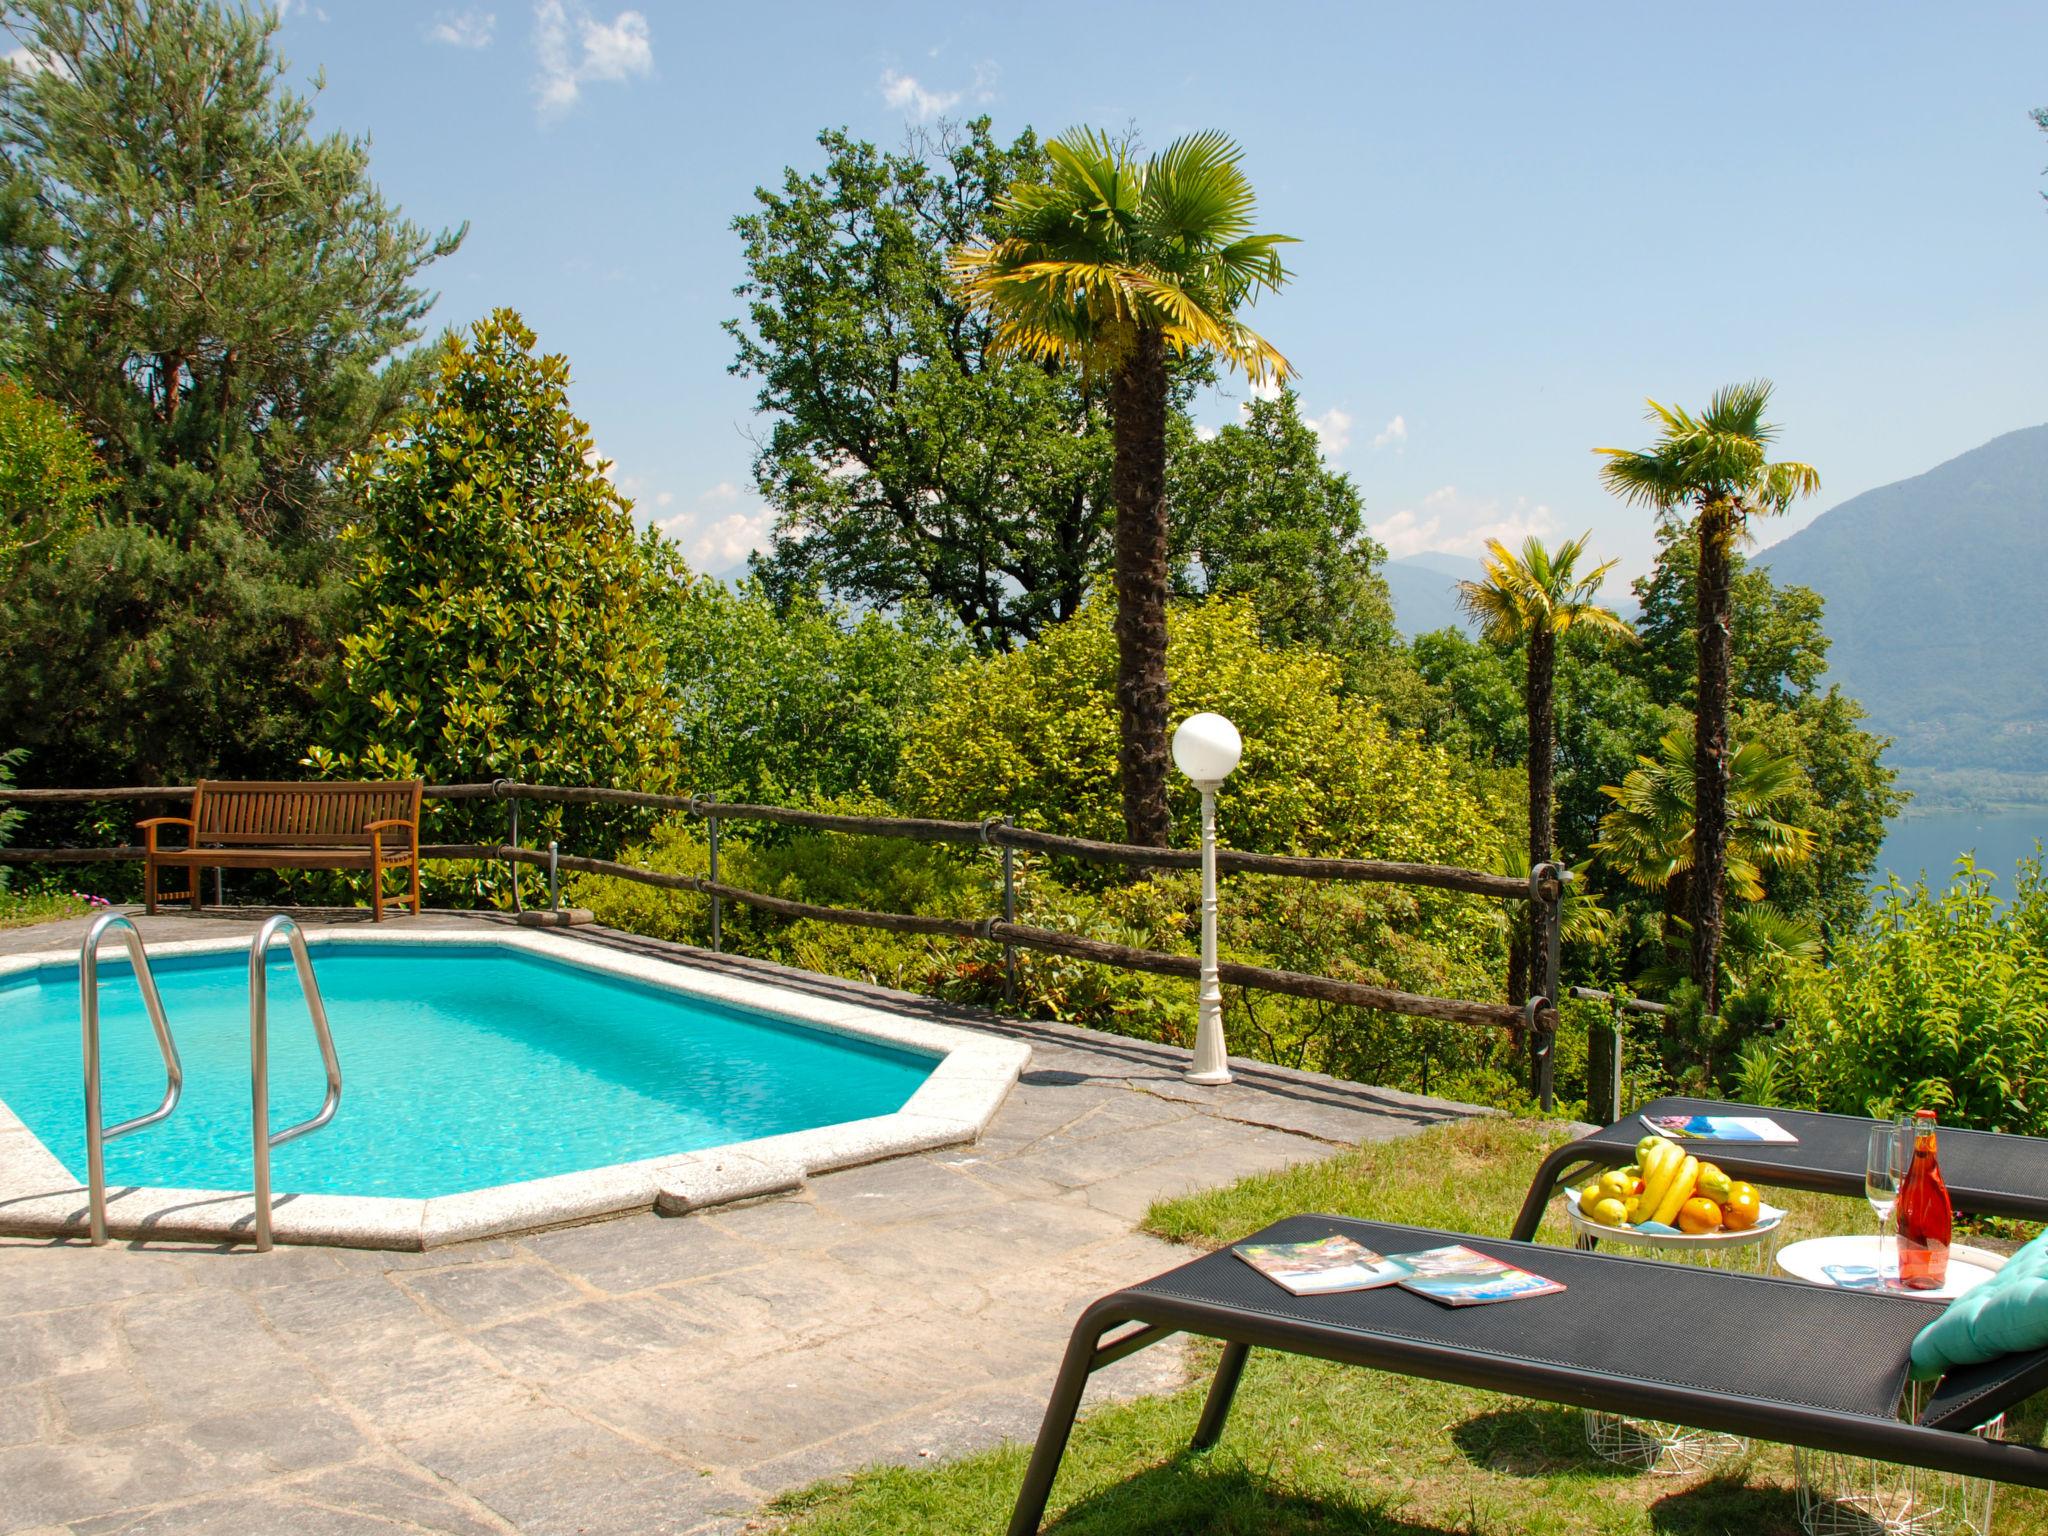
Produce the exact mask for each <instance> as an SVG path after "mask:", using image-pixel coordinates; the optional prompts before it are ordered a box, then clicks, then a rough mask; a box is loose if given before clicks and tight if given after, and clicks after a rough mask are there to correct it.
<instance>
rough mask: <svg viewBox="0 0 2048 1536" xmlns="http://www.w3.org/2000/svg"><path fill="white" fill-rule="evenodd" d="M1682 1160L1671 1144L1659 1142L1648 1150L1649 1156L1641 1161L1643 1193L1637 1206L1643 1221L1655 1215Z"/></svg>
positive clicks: (1675, 1147)
mask: <svg viewBox="0 0 2048 1536" xmlns="http://www.w3.org/2000/svg"><path fill="white" fill-rule="evenodd" d="M1684 1160H1685V1159H1684V1158H1683V1157H1682V1156H1680V1155H1678V1148H1677V1146H1676V1145H1675V1144H1674V1143H1672V1142H1668V1141H1666V1142H1660V1143H1659V1144H1658V1145H1657V1146H1654V1147H1652V1148H1651V1149H1650V1153H1649V1156H1648V1157H1646V1158H1645V1159H1644V1160H1643V1193H1642V1195H1641V1197H1640V1199H1639V1202H1638V1204H1637V1209H1638V1210H1640V1211H1641V1212H1642V1213H1643V1217H1644V1219H1645V1220H1647V1219H1648V1218H1649V1217H1650V1216H1652V1215H1654V1214H1655V1213H1656V1210H1657V1205H1658V1202H1660V1201H1661V1200H1662V1199H1663V1198H1664V1191H1665V1189H1666V1188H1668V1187H1669V1185H1670V1183H1671V1179H1672V1176H1673V1175H1674V1174H1676V1173H1677V1172H1678V1168H1679V1165H1680V1164H1681V1163H1682V1162H1684Z"/></svg>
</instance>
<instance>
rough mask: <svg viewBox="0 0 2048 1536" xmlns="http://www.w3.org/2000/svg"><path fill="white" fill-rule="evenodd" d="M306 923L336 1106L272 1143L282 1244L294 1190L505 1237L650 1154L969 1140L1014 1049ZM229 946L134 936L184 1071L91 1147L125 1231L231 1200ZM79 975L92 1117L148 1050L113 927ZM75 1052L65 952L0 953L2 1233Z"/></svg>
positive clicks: (245, 1129)
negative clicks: (96, 1002)
mask: <svg viewBox="0 0 2048 1536" xmlns="http://www.w3.org/2000/svg"><path fill="white" fill-rule="evenodd" d="M479 926H481V925H479ZM307 937H308V940H309V944H310V948H311V952H312V956H313V962H314V966H315V970H316V972H317V974H318V979H319V983H320V990H321V993H322V996H323V998H324V1000H325V1003H326V1008H327V1015H328V1019H329V1021H330V1023H331V1025H332V1028H333V1033H334V1040H335V1047H336V1051H337V1054H338V1055H339V1057H340V1061H341V1067H342V1075H343V1082H344V1088H343V1093H342V1099H341V1107H340V1111H339V1113H338V1114H337V1115H336V1116H335V1118H334V1121H333V1122H332V1123H331V1124H330V1125H328V1126H326V1127H324V1128H323V1129H321V1130H319V1131H316V1132H314V1133H313V1134H311V1135H308V1136H305V1137H303V1138H301V1139H299V1140H297V1141H293V1142H289V1143H287V1144H286V1145H284V1146H281V1147H279V1148H278V1149H277V1150H276V1153H275V1154H274V1159H273V1167H272V1180H273V1186H274V1188H275V1189H276V1191H277V1192H278V1196H279V1199H278V1205H277V1209H278V1216H279V1237H280V1239H281V1240H291V1239H292V1236H293V1233H292V1231H291V1228H292V1226H293V1222H292V1220H291V1219H290V1218H291V1216H292V1214H293V1211H292V1207H293V1206H294V1204H296V1205H298V1206H300V1207H303V1208H304V1209H303V1211H301V1212H300V1213H299V1214H301V1215H306V1216H313V1217H318V1216H320V1215H322V1214H323V1212H324V1214H325V1215H327V1216H328V1217H330V1218H332V1217H334V1216H336V1215H337V1214H340V1215H346V1216H348V1217H349V1218H350V1219H352V1220H354V1221H355V1222H356V1223H357V1224H358V1225H361V1224H363V1223H364V1222H365V1221H366V1220H367V1219H368V1218H372V1217H375V1218H379V1221H381V1223H382V1224H383V1225H386V1226H392V1227H394V1230H397V1231H398V1232H399V1233H400V1234H401V1236H402V1235H403V1233H404V1232H406V1231H412V1232H425V1233H426V1234H427V1235H426V1237H425V1238H423V1239H422V1240H423V1241H425V1240H431V1239H432V1235H433V1229H435V1228H436V1227H437V1226H438V1227H440V1228H443V1229H447V1230H449V1231H450V1232H452V1233H459V1235H474V1234H473V1229H474V1228H475V1227H477V1226H478V1225H479V1218H480V1216H481V1215H482V1214H483V1213H484V1210H485V1207H487V1206H490V1207H493V1208H496V1209H498V1210H499V1211H500V1213H501V1215H500V1219H499V1220H498V1222H497V1225H498V1227H499V1229H500V1230H505V1229H508V1227H517V1226H520V1225H525V1226H534V1225H544V1224H549V1223H550V1222H552V1221H557V1220H564V1219H576V1218H577V1217H579V1216H583V1215H589V1214H599V1213H602V1209H629V1208H632V1207H633V1206H635V1205H644V1204H645V1203H648V1201H649V1200H651V1199H652V1198H653V1197H654V1196H655V1195H657V1194H658V1193H659V1191H660V1187H661V1185H662V1184H663V1183H664V1182H665V1181H666V1182H674V1179H673V1178H669V1177H667V1176H668V1174H669V1173H670V1172H671V1170H680V1171H681V1172H683V1173H688V1172H689V1171H690V1170H691V1169H693V1168H694V1169H696V1171H698V1172H699V1173H701V1172H703V1171H704V1169H705V1167H706V1159H711V1160H712V1164H713V1165H715V1168H716V1169H717V1170H722V1171H723V1172H725V1173H726V1174H728V1175H729V1174H730V1172H731V1170H732V1168H734V1167H740V1166H742V1165H744V1164H746V1163H747V1162H748V1160H749V1159H750V1158H751V1159H753V1160H754V1161H759V1162H764V1163H773V1164H776V1165H777V1166H778V1167H779V1169H780V1170H781V1172H780V1175H779V1176H780V1177H781V1178H782V1179H783V1180H784V1182H785V1183H787V1182H789V1181H790V1179H791V1172H790V1170H791V1169H792V1167H793V1168H794V1173H795V1176H798V1177H800V1176H801V1174H802V1173H804V1172H816V1171H818V1170H819V1168H820V1167H823V1166H843V1165H844V1164H845V1163H846V1162H849V1161H864V1160H867V1158H869V1157H871V1156H877V1155H887V1154H888V1152H889V1151H891V1150H909V1149H910V1145H911V1144H912V1143H916V1144H921V1145H932V1144H937V1143H935V1142H934V1141H933V1139H932V1138H933V1136H934V1135H935V1134H936V1133H937V1131H938V1128H939V1126H940V1125H941V1124H943V1125H945V1126H947V1127H949V1131H948V1132H947V1134H950V1135H951V1138H952V1139H954V1140H963V1139H971V1138H972V1135H973V1134H974V1133H976V1132H978V1130H979V1129H980V1125H981V1123H984V1122H985V1120H986V1118H987V1115H988V1114H990V1113H993V1110H994V1107H995V1104H996V1103H997V1102H999V1101H1000V1098H1001V1095H1002V1091H1004V1090H1006V1089H1007V1087H1008V1084H1009V1082H1011V1081H1014V1079H1015V1076H1016V1073H1017V1070H1019V1069H1021V1066H1022V1063H1023V1056H1022V1055H1020V1054H1019V1052H1020V1051H1022V1050H1023V1048H1021V1047H1018V1046H1016V1045H1015V1044H1014V1043H1013V1042H1009V1041H1003V1040H999V1039H994V1038H991V1037H988V1036H983V1035H979V1034H975V1033H972V1032H969V1031H965V1030H958V1029H952V1028H948V1027H946V1026H938V1025H933V1024H929V1023H927V1022H924V1021H922V1020H914V1019H908V1018H904V1017H902V1016H899V1015H896V1014H893V1013H885V1012H882V1011H879V1010H876V1009H872V1008H867V1007H863V1006H860V1005H858V1004H850V1003H847V1002H844V1001H841V1000H837V999H823V998H819V997H816V996H810V995H806V994H805V993H803V992H799V991H796V990H793V989H786V988H782V987H777V986H774V985H771V984H767V983H764V982H762V981H758V980H754V979H750V978H742V977H733V976H729V975H718V974H713V973H709V972H702V971H696V970H694V969H692V968H690V967H685V966H678V965H675V964H671V963H667V962H664V961H660V960H654V959H650V958H648V957H646V956H643V955H637V954H629V953H622V952H616V951H612V950H608V949H606V948H603V947H601V946H599V945H595V944H591V943H588V942H583V941H577V940H570V939H565V938H561V937H557V936H552V935H541V934H533V933H528V932H515V931H508V930H502V929H501V930H491V929H483V930H482V931H480V932H471V933H462V932H455V933H441V934H431V935H430V934H428V933H424V932H422V933H414V934H408V935H405V936H404V937H402V938H396V937H392V936H389V935H388V934H379V935H376V936H361V935H357V934H354V933H350V932H348V931H347V930H341V931H333V932H328V933H324V934H323V933H320V932H317V931H309V933H308V935H307ZM246 946H247V940H246V939H244V940H241V941H239V942H237V941H232V940H231V941H227V942H225V943H223V942H218V941H216V942H207V943H201V944H197V945H191V944H186V945H157V946H153V947H152V950H151V968H152V971H153V973H154V974H155V977H156V981H157V985H158V988H159V990H160V991H161V993H162V995H163V1002H164V1008H165V1013H166V1015H167V1017H168V1019H169V1022H170V1025H171V1029H172V1032H173V1034H174V1036H175V1038H176V1040H177V1044H178V1049H179V1053H180V1055H181V1057H182V1059H183V1064H184V1072H185V1089H184V1096H183V1098H182V1100H181V1102H180V1103H179V1106H178V1108H177V1111H176V1112H175V1113H174V1114H173V1115H172V1116H171V1117H170V1118H169V1119H168V1120H167V1121H165V1122H163V1123H162V1124H159V1125H155V1126H152V1127H149V1128H148V1129H146V1130H143V1131H140V1132H138V1133H136V1134H135V1135H132V1136H129V1137H125V1138H123V1139H121V1140H118V1141H114V1142H110V1143H109V1144H108V1145H107V1150H106V1158H107V1181H108V1185H109V1188H110V1190H127V1191H129V1192H130V1193H129V1194H128V1195H126V1196H124V1197H123V1198H121V1199H116V1200H115V1201H114V1203H113V1204H114V1210H115V1213H116V1215H117V1216H118V1215H120V1214H121V1211H120V1208H121V1206H122V1205H123V1203H124V1200H126V1202H127V1203H128V1205H129V1207H130V1209H129V1212H128V1214H129V1215H130V1217H131V1225H132V1224H133V1221H132V1218H133V1217H134V1216H135V1215H136V1214H137V1213H138V1212H139V1211H140V1210H142V1209H143V1208H145V1207H148V1208H152V1209H155V1210H157V1211H158V1212H159V1213H160V1214H159V1224H158V1228H157V1229H158V1230H161V1229H162V1215H161V1213H162V1212H163V1211H164V1210H165V1209H167V1208H169V1209H175V1208H177V1207H178V1206H179V1205H180V1201H179V1200H178V1199H177V1198H174V1197H176V1196H178V1195H180V1193H181V1192H184V1193H189V1192H207V1191H211V1192H218V1193H219V1194H221V1195H222V1196H223V1197H228V1198H227V1199H226V1200H225V1204H226V1205H227V1206H228V1207H229V1208H230V1209H233V1208H235V1200H236V1199H237V1198H238V1199H239V1204H240V1207H241V1208H247V1207H248V1200H247V1198H246V1191H247V1190H248V1189H249V1187H250V1184H251V1181H252V1172H251V1161H252V1154H251V1147H250V1139H251V1131H250V1118H249V998H248V964H247V947H246ZM100 974H101V980H102V987H101V997H102V1005H101V1020H102V1022H101V1042H102V1043H101V1054H102V1075H103V1080H104V1082H105V1084H106V1088H105V1118H106V1120H107V1122H108V1123H110V1124H111V1123H114V1122H117V1121H120V1120H123V1119H126V1118H128V1117H129V1116H131V1115H136V1114H140V1113H142V1112H143V1111H145V1110H147V1109H150V1108H152V1107H154V1105H155V1104H156V1102H157V1099H158V1098H159V1097H160V1096H161V1094H162V1091H163V1068H162V1065H161V1063H160V1061H159V1059H158V1056H157V1051H156V1046H155V1042H154V1039H153V1038H152V1035H151V1032H150V1027H149V1023H148V1019H147V1016H146V1014H145V1013H144V1011H143V1007H142V1003H141V998H140V992H139V989H138V987H137V985H136V982H135V978H134V976H133V974H132V972H131V971H130V969H129V967H128V964H127V962H126V959H125V957H120V956H119V951H118V948H117V947H114V946H109V947H107V948H106V949H105V951H104V952H103V958H102V961H101V967H100ZM267 974H268V978H269V983H268V984H269V995H270V1023H269V1038H270V1072H271V1086H270V1102H271V1122H272V1125H273V1127H274V1128H282V1127H284V1126H285V1125H288V1124H291V1123H294V1122H296V1121H297V1120H300V1119H302V1118H304V1117H305V1116H307V1115H309V1114H311V1113H312V1112H313V1110H314V1109H315V1108H317V1107H318V1105H319V1103H320V1098H321V1093H322V1089H323V1086H324V1077H323V1074H322V1069H321V1063H320V1057H319V1052H318V1048H317V1045H316V1042H315V1038H314V1033H313V1028H312V1023H311V1020H310V1017H309V1016H308V1012H307V1010H306V1007H305V1003H304V1000H303V996H302V994H301V992H300V989H299V983H298V978H297V976H296V974H295V973H294V971H293V969H292V967H291V963H290V960H289V956H288V953H287V951H286V950H285V949H284V948H282V947H279V948H277V949H276V950H275V951H274V952H273V954H272V957H271V961H270V965H269V967H268V972H267ZM1026 1054H1028V1053H1026ZM81 1072H82V1067H81V1046H80V1039H79V1023H78V968H77V958H76V956H75V954H73V955H62V956H59V955H41V956H31V957H27V959H26V960H25V961H14V962H7V963H5V964H4V965H0V1101H4V1109H0V1230H4V1229H7V1228H8V1226H9V1225H10V1217H11V1207H12V1206H14V1205H16V1204H18V1203H19V1202H13V1201H8V1200H7V1195H8V1193H9V1188H8V1186H9V1185H13V1186H16V1187H17V1188H18V1186H19V1185H20V1182H21V1180H20V1178H19V1176H18V1175H19V1174H20V1173H21V1172H23V1171H24V1170H23V1169H22V1168H21V1167H20V1166H19V1165H20V1164H22V1163H23V1162H24V1161H25V1160H27V1161H33V1157H32V1155H31V1156H30V1157H29V1158H27V1159H24V1157H23V1156H22V1154H23V1153H24V1151H25V1150H26V1149H25V1147H24V1145H23V1142H22V1136H23V1134H25V1135H26V1137H28V1138H32V1139H33V1141H34V1143H36V1146H37V1149H38V1150H40V1151H41V1152H42V1153H43V1154H44V1157H43V1160H42V1163H41V1166H40V1172H41V1173H42V1175H43V1185H44V1187H43V1189H42V1191H40V1193H42V1194H43V1195H44V1196H45V1197H48V1196H50V1195H51V1194H52V1193H53V1192H52V1191H51V1190H50V1189H49V1179H50V1177H51V1176H52V1175H53V1174H58V1173H61V1175H62V1177H63V1178H64V1179H65V1180H68V1182H69V1183H70V1185H71V1186H72V1187H73V1189H75V1188H76V1186H77V1185H79V1184H80V1183H82V1181H83V1178H84V1172H85V1156H84V1131H83V1112H82V1108H81V1104H82V1097H81V1092H82V1091H81V1087H80V1083H81ZM9 1112H11V1113H9ZM849 1131H851V1132H855V1134H852V1135H849V1134H847V1133H848V1132H849ZM10 1148H11V1149H12V1151H13V1153H14V1156H12V1157H11V1158H10V1157H9V1156H8V1155H7V1154H8V1152H9V1149H10ZM722 1154H726V1155H722ZM693 1160H694V1161H693ZM52 1165H54V1166H52ZM10 1166H12V1167H14V1171H15V1174H16V1176H15V1177H12V1178H10V1177H9V1176H8V1169H9V1168H10ZM744 1182H745V1181H744V1180H742V1181H741V1183H742V1184H743V1185H744ZM771 1182H772V1181H771ZM137 1191H139V1192H140V1194H141V1196H142V1198H140V1199H135V1198H133V1196H134V1193H135V1192H137ZM152 1191H154V1192H159V1193H161V1194H162V1195H163V1198H161V1199H157V1200H155V1201H152V1200H151V1199H150V1198H149V1195H150V1193H151V1192H152ZM740 1192H741V1193H745V1192H747V1191H746V1190H745V1189H744V1188H742V1189H741V1191H740ZM508 1194H511V1195H514V1196H515V1198H513V1199H510V1200H507V1199H506V1198H505V1197H506V1196H507V1195H508ZM550 1195H561V1196H563V1197H564V1199H556V1200H551V1199H550V1198H549V1196H550ZM493 1197H495V1200H494V1198H493ZM323 1199H324V1200H325V1202H326V1204H325V1206H323V1204H322V1202H323ZM336 1201H341V1202H346V1204H347V1206H348V1210H347V1211H345V1212H337V1211H335V1210H334V1209H333V1206H334V1203H335V1202H336ZM30 1203H31V1204H32V1203H33V1202H30ZM46 1203H47V1201H46ZM73 1203H74V1204H75V1203H76V1202H75V1200H74V1202H73ZM205 1203H206V1202H203V1201H202V1202H195V1201H191V1200H185V1201H184V1202H183V1204H184V1205H186V1206H194V1205H203V1204H205ZM214 1203H216V1204H220V1203H223V1202H214ZM685 1203H688V1202H685ZM437 1208H438V1209H437ZM465 1211H466V1212H467V1214H468V1216H469V1218H470V1219H469V1220H467V1221H464V1220H462V1219H461V1218H462V1216H463V1215H464V1213H465ZM436 1216H439V1217H440V1218H441V1220H440V1221H439V1222H436V1220H435V1219H434V1218H435V1217H436ZM229 1220H230V1225H232V1218H231V1217H230V1218H229ZM379 1221H370V1222H369V1224H370V1225H378V1224H379ZM485 1224H488V1223H485ZM116 1229H117V1231H118V1230H119V1226H118V1223H117V1228H116ZM301 1240H303V1234H301ZM386 1245H387V1244H385V1243H382V1242H380V1243H379V1244H378V1246H386ZM391 1245H396V1246H412V1244H411V1243H409V1242H400V1243H396V1244H391Z"/></svg>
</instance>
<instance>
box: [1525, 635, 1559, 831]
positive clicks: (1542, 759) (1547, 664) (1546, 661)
mask: <svg viewBox="0 0 2048 1536" xmlns="http://www.w3.org/2000/svg"><path fill="white" fill-rule="evenodd" d="M1556 681H1557V635H1556V633H1555V632H1554V631H1551V630H1548V629H1540V628H1539V629H1538V630H1536V631H1535V633H1533V634H1532V635H1530V636H1529V688H1528V710H1529V868H1530V869H1531V870H1534V869H1535V868H1536V866H1537V865H1538V864H1542V863H1546V862H1548V860H1549V858H1550V855H1551V846H1550V827H1551V810H1550V805H1551V801H1552V800H1553V799H1554V798H1555V785H1556V782H1557V718H1556V706H1555V704H1554V702H1553V699H1554V694H1555V688H1556Z"/></svg>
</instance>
